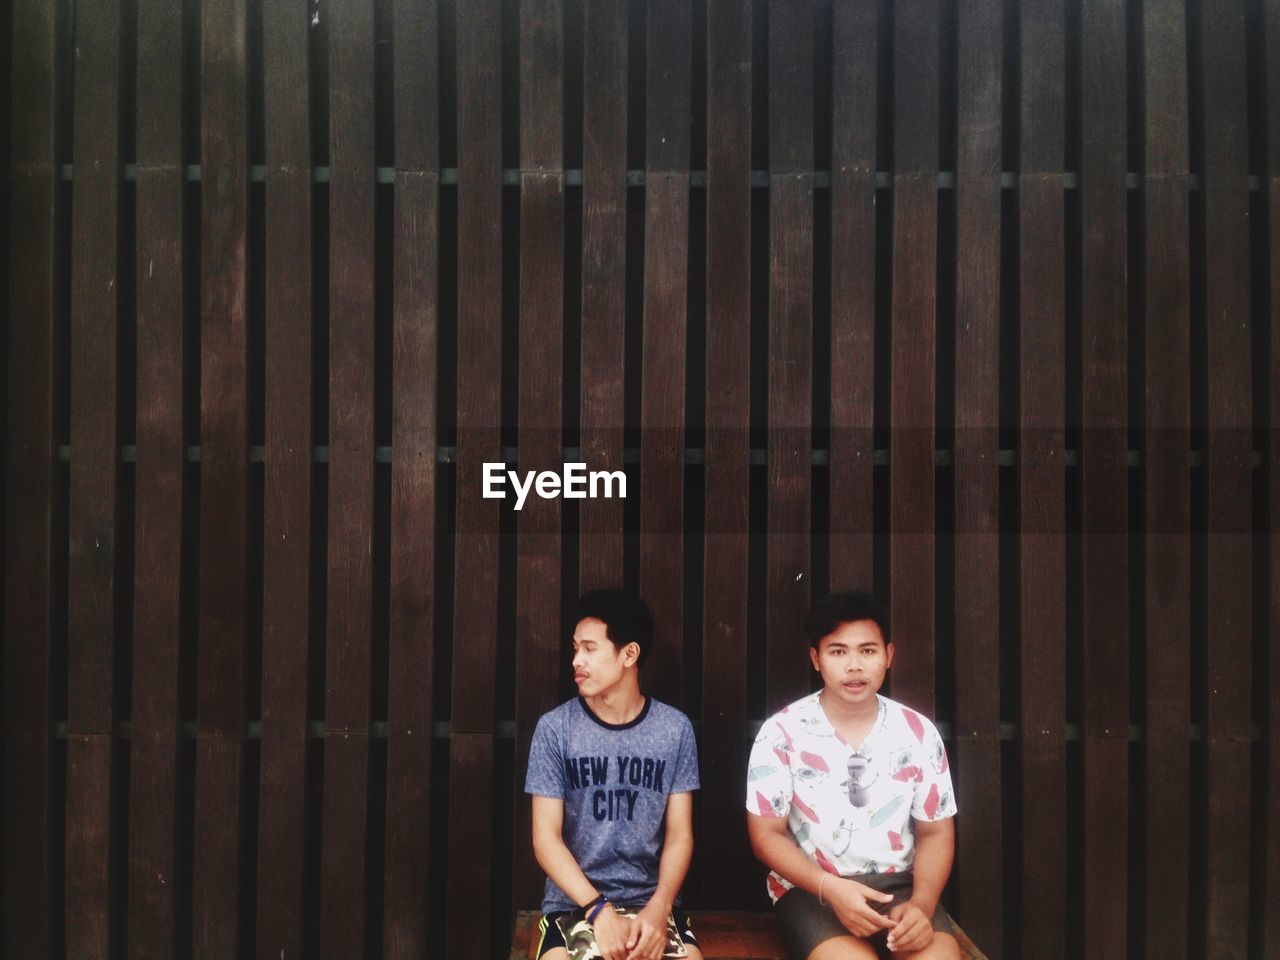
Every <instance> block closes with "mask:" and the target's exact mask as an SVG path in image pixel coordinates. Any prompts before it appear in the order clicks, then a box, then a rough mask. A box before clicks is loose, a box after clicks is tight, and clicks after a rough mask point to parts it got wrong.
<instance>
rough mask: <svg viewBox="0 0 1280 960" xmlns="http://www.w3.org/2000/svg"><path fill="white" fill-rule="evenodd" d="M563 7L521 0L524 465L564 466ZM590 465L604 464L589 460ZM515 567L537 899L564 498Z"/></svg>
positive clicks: (532, 880)
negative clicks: (537, 810) (538, 792)
mask: <svg viewBox="0 0 1280 960" xmlns="http://www.w3.org/2000/svg"><path fill="white" fill-rule="evenodd" d="M563 75H564V11H563V9H562V6H561V4H560V3H559V0H550V2H548V0H523V2H522V3H521V5H520V169H521V175H520V184H521V189H520V414H519V420H520V450H519V461H520V470H521V471H522V472H523V471H526V470H538V471H541V470H551V471H555V472H559V471H560V469H561V465H562V464H563V462H564V454H563V438H562V434H561V424H562V422H563V421H562V408H563V399H562V398H563V380H564V377H563V370H564V155H563V142H564V106H563V104H564V91H563V79H562V78H563ZM587 469H588V470H596V469H599V468H598V467H597V466H596V465H595V464H592V463H589V462H588V464H587ZM516 551H517V558H516V565H517V572H516V670H517V673H518V675H519V677H520V682H519V683H518V684H516V770H518V771H521V773H520V774H518V775H517V780H518V781H519V783H518V784H517V791H518V793H517V798H516V800H517V802H516V804H515V811H516V819H515V831H514V836H515V855H514V864H513V876H512V900H513V903H515V904H518V905H532V904H536V903H538V902H539V900H540V899H541V890H542V880H543V877H544V874H543V873H542V871H541V870H540V869H539V867H538V864H537V862H536V861H535V860H534V858H533V836H532V832H531V830H532V822H531V817H532V813H531V804H530V801H529V798H528V795H527V794H525V793H524V790H523V786H524V784H523V771H524V770H525V769H526V767H527V766H528V763H529V743H530V741H531V740H532V738H533V730H534V727H535V726H536V725H537V722H538V717H539V716H541V715H542V714H543V713H545V712H546V711H547V710H549V709H551V708H552V707H553V706H555V704H556V702H557V700H558V696H557V691H558V683H557V679H558V678H559V676H560V675H561V671H562V670H563V669H564V664H563V660H562V658H561V650H562V649H563V646H562V644H561V629H560V551H561V536H560V500H558V499H548V500H544V499H542V498H541V497H538V496H532V497H529V498H528V499H527V500H526V501H525V503H524V509H523V510H522V511H521V513H520V519H519V538H518V540H517V546H516Z"/></svg>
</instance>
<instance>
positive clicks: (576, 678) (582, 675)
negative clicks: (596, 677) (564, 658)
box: [573, 673, 588, 683]
mask: <svg viewBox="0 0 1280 960" xmlns="http://www.w3.org/2000/svg"><path fill="white" fill-rule="evenodd" d="M587 676H588V675H587V674H585V673H575V674H574V675H573V682H574V683H582V682H583V681H584V680H586V679H587Z"/></svg>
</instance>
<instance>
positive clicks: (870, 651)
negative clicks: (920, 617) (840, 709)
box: [809, 620, 893, 705]
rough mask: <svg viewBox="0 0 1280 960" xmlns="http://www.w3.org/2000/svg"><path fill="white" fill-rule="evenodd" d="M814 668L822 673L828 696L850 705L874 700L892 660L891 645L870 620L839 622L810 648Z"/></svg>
mask: <svg viewBox="0 0 1280 960" xmlns="http://www.w3.org/2000/svg"><path fill="white" fill-rule="evenodd" d="M809 658H810V659H811V660H812V661H813V669H815V670H817V671H818V672H819V673H820V674H822V683H823V686H825V687H826V689H827V691H828V695H829V696H834V697H839V698H840V699H841V700H842V701H844V702H845V703H847V704H850V705H860V704H863V703H866V702H867V701H868V700H871V699H874V698H875V695H876V691H877V690H879V689H880V685H881V684H882V683H884V675H885V673H886V672H887V671H888V669H889V665H890V664H891V663H893V644H889V645H888V646H886V645H885V642H884V637H883V636H881V634H880V628H879V627H877V626H876V624H875V621H873V620H854V621H853V622H852V623H842V624H840V626H838V627H837V628H836V629H835V630H833V631H832V632H831V633H829V634H827V635H826V636H825V637H823V638H822V640H821V641H820V642H819V643H818V649H817V650H815V649H813V648H812V647H810V648H809Z"/></svg>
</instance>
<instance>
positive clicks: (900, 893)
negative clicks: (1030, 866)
mask: <svg viewBox="0 0 1280 960" xmlns="http://www.w3.org/2000/svg"><path fill="white" fill-rule="evenodd" d="M846 879H849V880H856V881H858V883H861V884H865V885H866V886H868V887H872V888H874V889H876V890H879V891H880V892H881V893H891V894H893V902H892V903H874V902H872V903H871V906H872V907H874V908H875V909H876V911H877V912H879V913H888V912H889V911H890V910H891V909H892V908H893V907H895V906H897V905H898V904H899V903H902V902H904V901H906V900H910V899H911V886H912V883H913V879H912V875H911V873H910V871H908V872H906V873H878V874H871V875H866V876H855V877H848V878H846ZM868 902H870V901H868ZM777 910H778V920H779V925H780V926H781V927H782V939H783V941H784V942H785V943H786V945H787V955H788V956H789V957H791V960H805V958H806V957H808V956H809V954H811V953H813V951H814V950H815V949H816V948H817V947H818V945H819V944H820V943H825V942H826V941H827V940H830V939H831V938H832V937H848V936H851V934H850V933H849V931H848V930H847V929H845V926H844V924H842V923H841V922H840V921H839V919H838V918H837V917H836V914H835V911H834V910H832V909H831V907H830V906H829V905H827V904H820V903H818V898H817V897H815V896H814V895H813V894H812V893H810V892H809V891H807V890H801V889H800V888H799V887H797V888H795V889H793V890H789V891H787V893H785V894H784V895H783V896H782V897H781V898H780V899H779V900H778V903H777ZM933 929H934V930H936V931H939V932H940V933H953V932H954V929H955V928H954V926H953V924H952V921H951V916H950V915H949V914H948V913H947V911H946V910H944V909H943V907H942V904H938V909H937V910H935V911H934V913H933ZM888 933H889V932H888V931H887V930H881V931H880V932H879V933H875V934H872V935H871V936H870V937H866V938H864V939H866V941H867V942H868V943H870V944H871V946H873V947H874V948H875V950H876V953H877V954H878V955H880V956H881V957H891V956H892V954H891V953H890V952H889V948H888V946H887V945H886V939H887V937H888Z"/></svg>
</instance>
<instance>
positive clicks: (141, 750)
mask: <svg viewBox="0 0 1280 960" xmlns="http://www.w3.org/2000/svg"><path fill="white" fill-rule="evenodd" d="M178 12H180V11H174V10H173V9H172V7H171V6H169V5H166V4H154V5H150V6H146V7H144V8H141V9H139V11H138V17H139V38H138V42H139V64H138V69H139V76H140V77H141V78H142V81H143V83H142V85H143V86H145V87H147V88H148V89H149V90H152V91H153V96H154V97H155V100H157V101H159V102H151V103H149V104H148V105H149V106H152V107H153V110H152V123H151V124H150V125H148V126H144V127H141V128H140V131H139V144H138V160H139V164H138V186H137V217H138V221H139V222H140V223H145V224H147V229H146V230H140V231H139V232H138V245H137V254H136V269H135V275H136V281H135V282H136V285H137V286H136V289H137V296H138V301H137V302H138V308H137V309H138V313H137V363H138V366H137V398H138V400H137V440H138V456H137V468H136V469H137V483H136V490H137V494H136V497H137V502H136V507H135V510H136V513H135V522H134V531H135V532H134V542H135V551H136V552H135V561H134V562H135V566H134V580H133V595H134V611H133V685H132V690H133V704H132V708H131V713H130V718H131V720H132V727H133V729H132V745H131V752H130V762H129V781H130V784H129V796H130V803H129V881H128V882H129V890H128V903H129V949H130V951H131V954H132V955H133V956H137V957H143V956H162V955H164V954H166V953H170V952H172V951H173V950H174V946H175V945H174V934H175V929H174V922H175V908H176V902H175V899H174V876H175V869H176V857H175V855H176V849H175V839H176V836H177V823H176V819H177V766H178V758H179V749H178V743H179V738H180V736H181V727H180V720H181V717H180V714H179V708H178V688H179V672H178V663H179V637H180V635H181V632H180V631H181V625H180V612H181V592H182V585H181V580H180V565H179V563H178V558H179V557H180V556H181V547H182V472H183V465H184V461H185V459H186V458H185V453H186V451H185V449H184V447H183V443H182V384H183V372H182V324H181V323H180V322H175V318H181V317H182V316H183V310H184V298H183V283H182V279H183V278H182V231H183V214H182V189H183V176H182V168H181V164H180V161H181V153H180V150H181V138H180V133H181V131H180V126H179V125H177V124H175V123H173V122H172V121H173V120H175V119H177V114H178V107H179V106H180V104H179V102H178V96H177V91H178V90H180V89H181V87H180V84H179V83H177V82H176V80H175V76H176V77H181V63H180V62H177V63H175V62H174V61H173V59H172V58H171V55H170V50H171V48H172V47H173V46H179V44H178V41H177V39H176V38H177V37H178V36H180V34H181V21H180V18H177V17H174V16H171V14H176V13H178ZM175 66H176V68H177V72H176V75H175V73H174V72H173V71H174V67H175ZM161 90H167V91H169V93H170V94H171V96H172V103H169V102H165V101H164V100H162V99H161V98H160V97H159V95H158V92H159V91H161ZM140 106H141V105H140ZM166 116H167V118H168V120H169V121H170V122H167V123H166V122H163V121H164V120H165V119H166Z"/></svg>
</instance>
